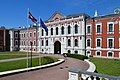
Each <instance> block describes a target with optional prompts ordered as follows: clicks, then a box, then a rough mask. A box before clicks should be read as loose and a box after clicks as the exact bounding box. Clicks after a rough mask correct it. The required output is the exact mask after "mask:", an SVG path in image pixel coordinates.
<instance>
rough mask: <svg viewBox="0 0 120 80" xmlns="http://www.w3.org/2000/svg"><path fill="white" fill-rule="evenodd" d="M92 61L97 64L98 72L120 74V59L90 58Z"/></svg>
mask: <svg viewBox="0 0 120 80" xmlns="http://www.w3.org/2000/svg"><path fill="white" fill-rule="evenodd" d="M90 61H91V62H93V63H94V64H95V65H96V67H97V71H98V73H102V74H108V75H112V76H120V60H115V59H103V58H90Z"/></svg>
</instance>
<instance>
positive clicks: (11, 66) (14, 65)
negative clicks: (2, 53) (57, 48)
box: [0, 56, 58, 72]
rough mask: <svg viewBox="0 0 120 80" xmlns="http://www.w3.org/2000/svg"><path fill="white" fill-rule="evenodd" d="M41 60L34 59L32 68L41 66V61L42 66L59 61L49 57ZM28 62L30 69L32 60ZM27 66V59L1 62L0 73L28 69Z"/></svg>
mask: <svg viewBox="0 0 120 80" xmlns="http://www.w3.org/2000/svg"><path fill="white" fill-rule="evenodd" d="M40 60H41V61H40ZM40 60H39V58H36V59H32V66H33V67H34V66H39V61H40V62H41V63H40V64H41V65H44V64H48V63H52V62H56V61H58V58H53V57H52V58H51V57H48V56H47V57H42V58H41V59H40ZM28 62H29V63H28V64H29V67H30V65H31V64H30V63H31V60H30V59H29V61H28ZM26 66H27V64H26V59H25V60H17V61H9V62H1V63H0V72H3V71H9V70H16V69H21V68H26Z"/></svg>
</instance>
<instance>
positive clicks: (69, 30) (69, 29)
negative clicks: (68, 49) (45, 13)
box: [68, 26, 71, 34]
mask: <svg viewBox="0 0 120 80" xmlns="http://www.w3.org/2000/svg"><path fill="white" fill-rule="evenodd" d="M70 32H71V28H70V26H68V34H70Z"/></svg>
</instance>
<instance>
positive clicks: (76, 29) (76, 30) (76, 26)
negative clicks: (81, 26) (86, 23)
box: [75, 24, 78, 34]
mask: <svg viewBox="0 0 120 80" xmlns="http://www.w3.org/2000/svg"><path fill="white" fill-rule="evenodd" d="M77 33H78V25H77V24H76V25H75V34H77Z"/></svg>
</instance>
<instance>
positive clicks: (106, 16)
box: [93, 14, 120, 19]
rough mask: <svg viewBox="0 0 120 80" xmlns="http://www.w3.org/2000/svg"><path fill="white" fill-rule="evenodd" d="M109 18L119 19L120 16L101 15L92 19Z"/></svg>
mask: <svg viewBox="0 0 120 80" xmlns="http://www.w3.org/2000/svg"><path fill="white" fill-rule="evenodd" d="M111 17H120V14H107V15H101V16H97V17H93V18H94V19H101V18H111Z"/></svg>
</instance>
